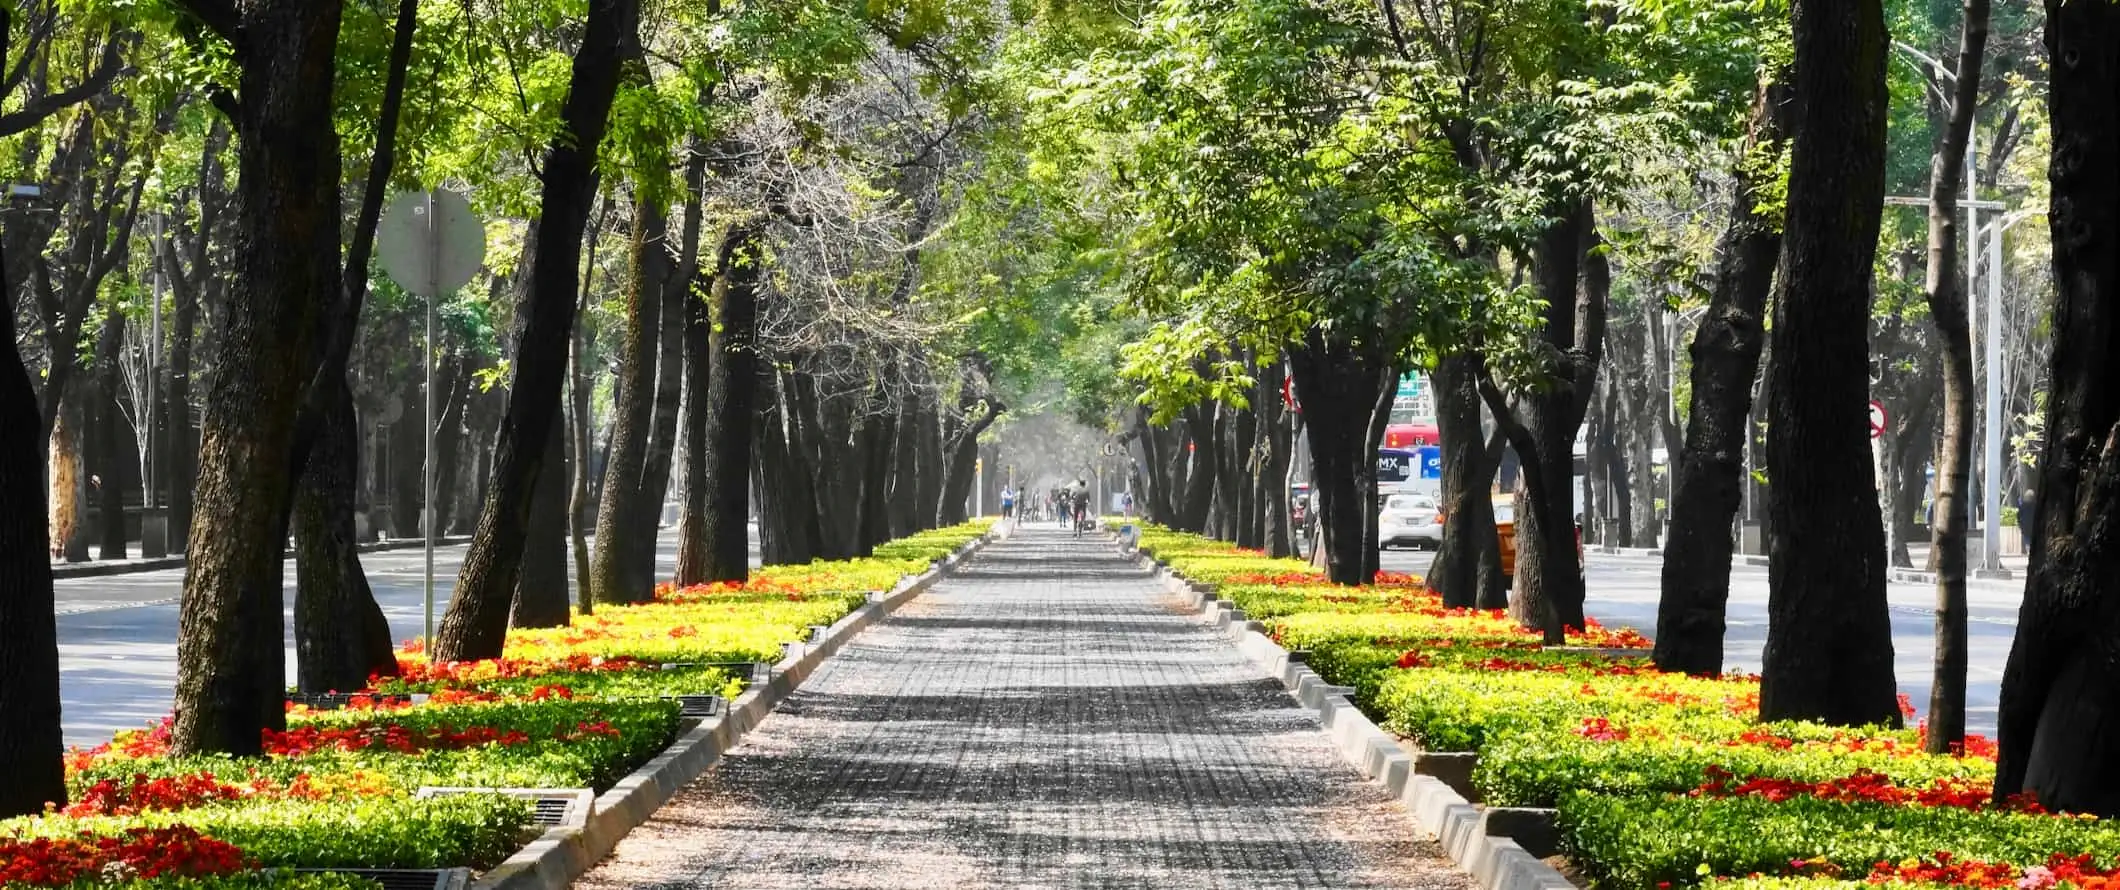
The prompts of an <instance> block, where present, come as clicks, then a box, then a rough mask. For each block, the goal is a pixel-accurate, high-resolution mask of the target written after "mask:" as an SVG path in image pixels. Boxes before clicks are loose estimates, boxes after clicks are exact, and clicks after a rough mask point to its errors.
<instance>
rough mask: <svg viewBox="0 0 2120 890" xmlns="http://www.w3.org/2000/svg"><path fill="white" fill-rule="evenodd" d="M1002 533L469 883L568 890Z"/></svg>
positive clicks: (813, 649) (797, 655) (927, 575)
mask: <svg viewBox="0 0 2120 890" xmlns="http://www.w3.org/2000/svg"><path fill="white" fill-rule="evenodd" d="M999 536H1000V532H999V530H998V529H997V530H995V531H989V532H987V533H986V534H984V535H981V536H979V537H977V538H974V539H973V540H972V541H971V542H969V543H967V544H965V545H964V546H963V547H960V548H958V549H957V551H956V552H954V553H952V554H951V557H952V559H951V560H950V561H948V562H946V563H945V564H942V565H938V566H934V567H930V568H929V569H928V570H927V571H924V572H921V573H920V574H918V575H912V576H908V577H905V578H901V579H899V581H898V584H897V585H895V586H894V587H892V588H891V590H890V591H889V592H887V593H885V594H883V595H882V596H872V597H871V598H870V600H869V602H867V603H864V604H862V605H861V606H859V607H857V608H855V609H854V611H852V612H849V613H847V614H846V616H844V617H842V618H840V619H839V620H838V621H836V622H834V623H833V624H832V625H831V626H830V627H828V628H826V629H825V631H824V632H823V633H821V634H816V635H813V637H812V639H811V640H810V641H809V642H806V643H796V644H793V645H790V646H789V647H788V650H787V651H788V653H789V654H788V655H787V657H785V658H783V659H782V660H781V661H780V663H779V664H776V665H774V666H773V677H772V679H771V680H770V681H768V682H766V683H761V684H755V685H753V686H751V687H749V688H747V689H745V690H744V693H743V694H742V695H739V696H737V697H736V700H735V701H732V702H730V703H729V707H728V708H727V709H726V710H724V711H723V712H722V713H721V714H720V715H719V716H718V717H712V718H708V719H706V720H703V721H701V722H700V723H699V724H698V725H696V726H693V727H692V728H691V729H689V730H685V731H683V732H681V733H680V734H679V735H678V737H677V739H676V740H675V741H673V742H671V743H670V744H669V746H668V747H665V748H664V749H663V750H662V753H660V754H657V755H655V757H653V758H651V759H650V760H649V761H648V762H647V763H644V764H641V765H640V767H639V768H637V769H635V770H634V771H633V772H631V773H629V774H627V775H626V777H625V778H623V779H620V780H618V782H617V783H616V784H614V785H612V786H611V789H610V790H609V791H605V792H604V793H603V794H600V795H598V796H597V798H596V801H595V806H594V809H593V810H592V811H591V812H590V814H589V818H588V822H587V824H586V825H584V826H583V827H581V828H578V829H577V828H566V827H559V828H552V829H549V830H547V831H546V832H545V833H544V834H543V835H540V836H539V837H538V838H537V839H536V840H533V841H531V842H530V843H529V844H528V845H527V846H524V847H523V848H522V849H521V850H518V851H516V853H515V855H513V856H510V857H508V858H507V859H506V860H505V861H503V862H502V863H501V864H500V865H497V866H494V867H493V869H492V870H490V871H488V872H486V873H485V874H482V875H479V876H478V878H477V879H476V880H474V881H472V882H471V886H470V890H565V888H567V887H568V886H569V885H571V884H573V882H574V880H575V879H576V878H579V877H581V876H582V875H584V874H586V873H588V871H589V869H590V868H593V867H595V865H596V864H597V863H598V862H600V861H602V860H603V858H604V857H605V856H608V855H610V853H611V851H612V850H614V849H616V848H617V847H618V842H619V841H620V840H622V839H624V838H625V836H626V835H627V834H628V833H630V832H632V830H633V829H634V828H636V827H638V826H639V825H640V824H641V823H643V822H646V821H648V818H649V817H650V816H653V815H654V814H655V811H656V810H658V809H661V808H662V805H663V804H665V803H668V802H669V800H670V798H672V797H675V796H676V795H677V792H678V791H679V790H681V789H683V788H684V787H685V786H686V785H688V784H691V782H692V780H694V779H697V778H699V776H700V775H701V774H703V773H705V772H706V771H707V769H708V768H709V767H711V766H713V765H714V764H715V763H716V762H718V761H719V760H720V759H721V755H722V754H723V753H725V752H727V751H728V750H729V749H730V748H733V747H735V746H736V744H737V743H738V742H739V741H741V740H742V739H743V736H744V734H745V733H747V732H749V731H751V729H753V728H754V727H756V726H757V725H758V724H759V722H761V721H763V720H764V719H765V718H766V716H767V715H768V714H771V713H772V711H773V708H774V707H775V706H777V705H779V704H780V702H781V701H782V700H784V699H786V698H787V697H788V695H789V694H790V693H793V692H794V691H795V690H796V689H797V688H798V687H800V686H801V685H802V681H803V680H805V679H807V678H808V677H809V676H810V674H811V673H812V672H814V671H815V670H816V669H817V666H818V665H819V664H821V663H822V662H823V661H824V660H825V659H826V658H829V657H831V655H832V654H833V653H835V652H838V651H839V649H840V648H841V647H843V646H844V645H845V644H846V642H847V641H848V640H849V639H852V638H853V636H854V635H855V634H858V633H860V632H861V631H862V630H864V629H866V628H867V627H868V626H869V625H871V624H874V623H876V622H877V621H879V620H881V619H882V618H884V617H885V616H887V615H889V614H890V613H891V612H892V611H895V610H896V609H897V608H898V607H899V606H902V605H904V604H905V603H906V602H907V601H909V600H911V599H913V598H914V597H916V596H919V595H920V594H922V593H925V592H926V591H927V590H928V588H930V587H933V586H935V584H936V583H937V582H939V581H941V580H942V579H943V578H946V577H948V576H949V575H950V574H951V573H952V572H953V571H954V570H955V569H956V568H957V567H958V566H961V565H963V564H964V561H965V560H967V559H969V558H971V556H972V555H974V554H976V553H978V552H979V551H980V550H983V549H985V547H986V545H987V544H989V543H991V542H992V541H994V540H997V539H998V538H999Z"/></svg>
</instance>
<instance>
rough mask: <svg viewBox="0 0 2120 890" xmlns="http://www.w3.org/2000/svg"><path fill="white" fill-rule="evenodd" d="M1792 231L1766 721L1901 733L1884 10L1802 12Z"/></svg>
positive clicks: (1780, 300) (1778, 354)
mask: <svg viewBox="0 0 2120 890" xmlns="http://www.w3.org/2000/svg"><path fill="white" fill-rule="evenodd" d="M1791 19H1792V22H1793V28H1792V31H1793V34H1794V36H1795V46H1796V55H1795V77H1794V80H1793V88H1794V90H1795V92H1794V95H1793V110H1794V113H1793V116H1792V118H1791V125H1790V131H1791V133H1792V134H1793V136H1794V141H1793V143H1792V146H1791V150H1790V151H1791V154H1790V163H1789V184H1788V210H1787V214H1786V219H1787V224H1786V227H1785V232H1786V234H1785V236H1784V239H1785V240H1784V242H1783V247H1782V258H1781V274H1780V276H1779V278H1780V283H1779V287H1780V290H1779V291H1778V292H1777V294H1776V300H1775V315H1774V326H1773V330H1774V339H1775V347H1774V352H1773V354H1772V356H1771V358H1770V360H1769V362H1768V366H1767V376H1768V377H1769V379H1770V380H1771V383H1770V385H1769V387H1768V393H1767V399H1768V411H1767V414H1768V416H1769V417H1771V418H1773V421H1772V422H1771V423H1769V424H1768V425H1767V465H1768V467H1769V473H1770V474H1771V476H1772V484H1771V485H1769V487H1768V489H1767V499H1768V509H1769V515H1770V516H1771V521H1772V523H1773V536H1772V538H1771V539H1770V543H1769V546H1768V581H1769V585H1770V593H1769V597H1768V603H1767V612H1768V619H1769V625H1768V629H1767V645H1766V654H1765V657H1764V659H1763V660H1764V663H1765V669H1764V671H1763V672H1762V673H1763V681H1762V684H1761V687H1760V716H1761V718H1763V719H1767V720H1796V719H1813V720H1821V721H1824V722H1827V723H1833V724H1845V725H1860V724H1865V723H1879V722H1882V723H1889V724H1891V725H1894V726H1897V725H1898V724H1899V722H1900V713H1899V706H1898V687H1897V684H1896V683H1895V682H1894V680H1893V675H1892V627H1891V621H1890V619H1889V617H1888V616H1887V614H1886V612H1885V567H1884V556H1885V554H1884V525H1883V519H1882V516H1881V514H1880V513H1879V512H1878V505H1877V480H1876V473H1875V472H1874V470H1873V469H1872V468H1871V459H1870V442H1869V429H1868V424H1867V422H1866V421H1865V420H1864V418H1865V416H1866V415H1867V412H1868V410H1869V409H1868V404H1869V391H1868V390H1869V355H1870V350H1869V316H1870V298H1871V291H1870V283H1871V275H1872V264H1873V262H1874V261H1875V259H1876V252H1877V232H1878V223H1879V220H1880V217H1881V215H1882V208H1883V206H1884V204H1883V201H1884V151H1885V110H1886V103H1887V92H1886V88H1885V54H1886V52H1888V51H1889V48H1888V46H1887V45H1886V39H1887V38H1886V34H1885V28H1884V13H1883V11H1882V9H1881V8H1880V5H1879V3H1878V0H1834V2H1823V0H1796V2H1795V3H1793V4H1792V6H1791Z"/></svg>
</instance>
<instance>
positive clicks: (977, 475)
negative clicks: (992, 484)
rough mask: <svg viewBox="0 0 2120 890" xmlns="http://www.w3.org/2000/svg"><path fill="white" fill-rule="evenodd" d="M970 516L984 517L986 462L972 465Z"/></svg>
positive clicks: (981, 461)
mask: <svg viewBox="0 0 2120 890" xmlns="http://www.w3.org/2000/svg"><path fill="white" fill-rule="evenodd" d="M972 515H973V516H975V517H977V516H985V515H986V461H985V460H980V461H979V462H978V463H975V464H973V465H972Z"/></svg>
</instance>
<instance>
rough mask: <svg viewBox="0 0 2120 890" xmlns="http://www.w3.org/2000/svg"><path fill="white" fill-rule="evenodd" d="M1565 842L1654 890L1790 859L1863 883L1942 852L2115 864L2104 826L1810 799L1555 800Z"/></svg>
mask: <svg viewBox="0 0 2120 890" xmlns="http://www.w3.org/2000/svg"><path fill="white" fill-rule="evenodd" d="M1560 826H1561V833H1562V837H1563V840H1564V842H1565V843H1566V844H1567V846H1568V848H1569V849H1570V850H1571V851H1572V852H1573V853H1574V854H1575V860H1576V862H1577V863H1578V864H1579V865H1580V866H1582V867H1583V868H1584V869H1585V870H1587V871H1589V872H1591V873H1592V874H1593V875H1594V876H1595V877H1597V878H1598V879H1599V880H1600V881H1601V882H1609V883H1611V884H1613V885H1615V886H1620V887H1640V888H1648V887H1656V886H1658V885H1659V884H1664V883H1669V884H1673V885H1682V884H1692V883H1697V882H1699V881H1700V880H1701V879H1702V878H1703V877H1705V876H1707V875H1711V874H1714V875H1747V874H1751V873H1753V872H1760V873H1764V874H1769V875H1771V874H1775V873H1777V872H1785V871H1787V870H1788V869H1789V867H1790V863H1791V861H1793V860H1798V859H1803V860H1817V859H1821V858H1822V859H1825V860H1827V861H1829V862H1832V863H1834V864H1836V865H1839V866H1841V867H1842V868H1844V869H1846V870H1847V872H1848V873H1847V874H1846V875H1844V876H1857V875H1859V874H1862V873H1866V872H1867V871H1868V870H1869V868H1870V866H1872V865H1873V864H1875V863H1878V862H1899V861H1901V860H1904V859H1908V858H1915V857H1922V856H1929V855H1931V854H1933V853H1935V852H1936V851H1938V850H1948V851H1950V852H1951V853H1953V854H1955V855H1956V856H1958V857H1960V858H1970V859H1980V860H1986V861H1991V862H2008V863H2017V864H2021V865H2032V864H2038V863H2043V862H2045V861H2047V858H2048V856H2049V855H2050V854H2052V853H2057V852H2059V853H2070V854H2074V853H2092V854H2095V856H2096V857H2097V859H2098V861H2099V862H2100V864H2101V865H2106V866H2110V865H2111V864H2112V863H2113V862H2114V860H2115V857H2120V826H2115V825H2114V824H2113V823H2111V822H2109V821H2099V820H2086V819H2074V818H2068V817H2058V816H2042V815H2030V814H2023V813H2006V812H1989V811H1974V810H1966V809H1958V808H1953V807H1925V806H1890V805H1885V804H1876V803H1838V802H1831V801H1823V800H1819V799H1817V798H1812V797H1794V798H1790V799H1788V800H1783V801H1779V802H1775V801H1769V800H1766V799H1764V798H1759V797H1729V798H1696V797H1677V796H1666V795H1649V796H1611V795H1600V794H1592V793H1589V792H1575V793H1572V794H1569V795H1567V796H1565V797H1563V798H1561V801H1560Z"/></svg>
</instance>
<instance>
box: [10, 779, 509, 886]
mask: <svg viewBox="0 0 2120 890" xmlns="http://www.w3.org/2000/svg"><path fill="white" fill-rule="evenodd" d="M169 825H189V826H191V827H193V828H196V829H198V830H199V832H200V833H201V834H204V835H206V836H208V837H212V838H216V839H219V840H223V841H226V842H228V843H231V844H234V845H235V846H236V847H237V848H238V849H241V850H242V851H243V852H244V853H245V854H247V855H249V856H251V857H253V858H255V859H256V860H257V862H258V864H259V865H262V866H267V867H280V868H453V867H456V866H469V867H472V868H491V867H493V866H495V865H498V864H499V863H500V862H501V860H503V859H506V858H508V856H509V855H511V854H513V853H514V852H515V850H516V848H517V847H520V846H521V845H522V844H523V842H524V841H525V840H526V839H527V838H528V837H529V836H530V835H531V834H532V830H531V823H530V805H529V803H528V802H526V801H522V800H518V799H515V798H509V797H501V796H499V795H490V794H466V795H452V796H448V797H439V798H428V799H417V798H409V797H384V798H368V799H362V800H351V801H334V802H330V803H328V804H319V803H317V802H314V801H306V800H284V799H282V800H251V801H246V802H244V803H242V804H239V805H233V806H218V807H201V808H195V809H189V810H177V811H153V812H147V813H140V814H137V815H131V816H89V817H80V818H74V817H64V816H47V817H42V818H34V817H33V818H28V819H13V820H8V821H5V822H0V830H4V831H16V832H21V833H22V834H24V835H25V836H31V837H62V836H66V835H72V834H77V833H80V832H84V831H85V832H90V833H93V834H115V833H117V832H121V831H123V830H125V829H127V828H132V827H135V826H169Z"/></svg>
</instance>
